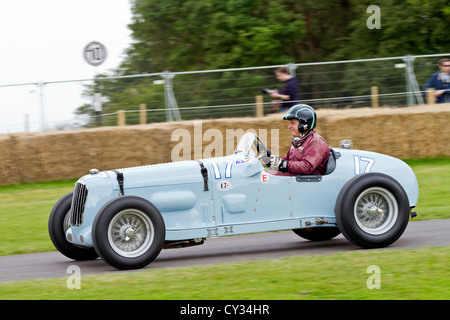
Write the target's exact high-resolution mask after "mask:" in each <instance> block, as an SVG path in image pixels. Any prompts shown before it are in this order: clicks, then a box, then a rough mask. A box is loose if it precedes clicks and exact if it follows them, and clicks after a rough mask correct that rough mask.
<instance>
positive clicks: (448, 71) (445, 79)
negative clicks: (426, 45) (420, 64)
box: [423, 58, 450, 103]
mask: <svg viewBox="0 0 450 320" xmlns="http://www.w3.org/2000/svg"><path fill="white" fill-rule="evenodd" d="M439 69H440V71H438V72H436V73H433V74H432V75H431V76H430V78H429V79H428V82H427V84H426V85H425V86H424V88H423V90H424V91H426V90H427V89H428V88H433V89H434V92H433V94H434V97H435V99H436V102H437V103H448V102H450V59H447V58H444V59H441V60H439Z"/></svg>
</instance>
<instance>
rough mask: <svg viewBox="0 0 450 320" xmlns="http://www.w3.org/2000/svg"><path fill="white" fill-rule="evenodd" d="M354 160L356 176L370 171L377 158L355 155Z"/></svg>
mask: <svg viewBox="0 0 450 320" xmlns="http://www.w3.org/2000/svg"><path fill="white" fill-rule="evenodd" d="M353 162H354V164H355V176H357V175H359V174H361V173H368V172H370V170H372V167H373V164H374V163H375V159H372V158H367V157H360V156H356V155H354V156H353ZM364 165H365V167H364ZM361 169H362V170H361ZM361 171H362V172H361Z"/></svg>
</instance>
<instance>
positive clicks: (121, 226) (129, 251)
mask: <svg viewBox="0 0 450 320" xmlns="http://www.w3.org/2000/svg"><path fill="white" fill-rule="evenodd" d="M154 234H155V230H154V226H153V223H152V221H151V219H150V218H149V217H148V216H147V215H146V214H145V213H143V212H142V211H140V210H136V209H127V210H124V211H121V212H119V213H118V214H117V215H116V216H115V217H114V219H113V220H112V221H111V222H110V224H109V228H108V240H109V244H110V245H111V247H112V248H113V250H114V251H115V252H117V253H118V254H120V255H121V256H123V257H127V258H134V257H137V256H140V255H141V254H142V253H143V252H145V251H147V250H148V248H150V246H151V244H152V242H153V239H154Z"/></svg>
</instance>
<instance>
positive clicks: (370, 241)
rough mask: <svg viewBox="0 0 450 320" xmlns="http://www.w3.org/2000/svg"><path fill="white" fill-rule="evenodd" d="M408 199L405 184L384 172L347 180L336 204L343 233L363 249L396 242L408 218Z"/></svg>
mask: <svg viewBox="0 0 450 320" xmlns="http://www.w3.org/2000/svg"><path fill="white" fill-rule="evenodd" d="M409 209H410V208H409V201H408V196H407V195H406V192H405V191H404V189H403V188H402V186H401V185H400V184H399V183H398V182H397V181H396V180H394V179H393V178H391V177H389V176H387V175H385V174H382V173H368V174H364V175H360V176H357V177H355V178H353V179H351V180H350V181H348V182H347V183H346V184H345V185H344V186H343V187H342V189H341V191H340V193H339V195H338V198H337V201H336V207H335V213H336V222H337V224H338V227H339V229H340V230H341V232H342V234H343V235H344V236H345V237H346V238H347V239H348V240H349V241H350V242H352V243H353V244H356V245H357V246H360V247H363V248H381V247H386V246H388V245H390V244H392V243H394V242H395V241H396V240H397V239H398V238H399V237H400V236H401V235H402V234H403V232H404V231H405V228H406V225H407V224H408V220H409Z"/></svg>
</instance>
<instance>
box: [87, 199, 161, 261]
mask: <svg viewBox="0 0 450 320" xmlns="http://www.w3.org/2000/svg"><path fill="white" fill-rule="evenodd" d="M92 234H93V237H92V240H93V242H94V247H95V250H96V251H97V252H98V254H99V255H100V257H101V258H102V259H103V260H105V261H106V262H107V263H108V264H110V265H111V266H113V267H115V268H117V269H137V268H142V267H144V266H146V265H148V264H149V263H150V262H152V261H153V260H154V259H155V258H156V257H157V256H158V254H159V252H160V251H161V249H162V246H163V245H164V241H165V238H166V229H165V224H164V220H163V218H162V216H161V213H160V212H159V210H158V209H157V208H156V207H155V206H154V205H153V204H152V203H150V202H149V201H147V200H145V199H143V198H140V197H135V196H123V197H119V198H115V199H113V200H111V201H109V202H107V203H106V204H105V205H104V206H103V207H102V208H101V209H100V211H99V213H98V214H97V216H96V217H95V220H94V222H93V225H92Z"/></svg>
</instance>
